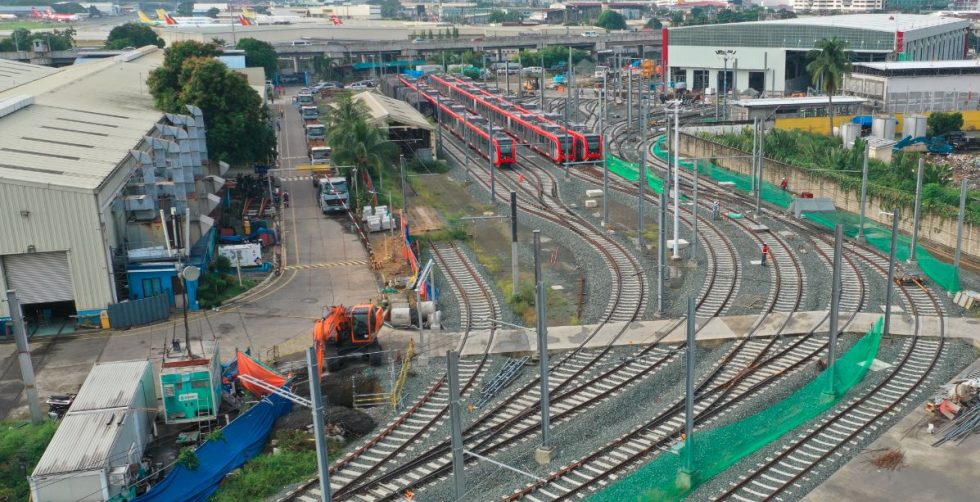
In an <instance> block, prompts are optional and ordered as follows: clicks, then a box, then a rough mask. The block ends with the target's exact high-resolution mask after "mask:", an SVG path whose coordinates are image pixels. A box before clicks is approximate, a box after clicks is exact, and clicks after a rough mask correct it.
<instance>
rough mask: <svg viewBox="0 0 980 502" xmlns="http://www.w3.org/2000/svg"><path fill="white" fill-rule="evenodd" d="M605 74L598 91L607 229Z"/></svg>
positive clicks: (604, 211) (603, 200) (603, 196)
mask: <svg viewBox="0 0 980 502" xmlns="http://www.w3.org/2000/svg"><path fill="white" fill-rule="evenodd" d="M606 83H607V80H606V74H603V75H602V92H600V93H599V96H600V98H599V99H600V101H599V106H600V107H601V108H600V109H599V135H600V136H601V137H602V140H601V141H602V226H603V227H604V228H606V229H607V230H608V229H609V203H608V200H609V161H608V157H607V156H606V130H605V125H606V122H605V114H606V106H607V104H606Z"/></svg>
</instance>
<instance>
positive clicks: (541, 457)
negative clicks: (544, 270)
mask: <svg viewBox="0 0 980 502" xmlns="http://www.w3.org/2000/svg"><path fill="white" fill-rule="evenodd" d="M534 280H535V287H536V291H537V297H536V298H535V303H536V304H537V309H538V323H537V335H538V372H539V373H540V377H539V381H540V384H541V386H540V393H541V446H540V447H539V448H538V449H537V451H536V452H535V453H536V454H535V457H536V458H537V460H538V463H541V464H547V463H549V462H550V461H551V454H552V452H553V449H552V446H551V410H550V408H549V407H550V404H551V397H550V395H549V389H548V366H549V365H548V316H547V311H546V309H545V303H546V298H545V289H544V277H543V276H542V274H541V231H540V230H535V231H534Z"/></svg>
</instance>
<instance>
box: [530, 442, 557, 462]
mask: <svg viewBox="0 0 980 502" xmlns="http://www.w3.org/2000/svg"><path fill="white" fill-rule="evenodd" d="M554 456H555V448H554V447H553V446H539V447H537V448H535V449H534V461H535V462H537V463H538V465H548V464H550V463H551V459H552V458H554Z"/></svg>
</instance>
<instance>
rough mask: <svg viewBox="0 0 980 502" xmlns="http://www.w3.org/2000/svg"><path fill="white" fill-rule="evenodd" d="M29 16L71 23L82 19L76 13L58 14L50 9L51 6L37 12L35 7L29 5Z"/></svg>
mask: <svg viewBox="0 0 980 502" xmlns="http://www.w3.org/2000/svg"><path fill="white" fill-rule="evenodd" d="M31 17H33V18H35V19H44V20H47V21H55V22H58V23H73V22H75V21H79V20H81V19H82V18H81V17H80V16H79V15H78V14H58V13H57V12H55V11H53V10H51V7H48V8H47V9H45V11H44V12H39V11H38V10H37V7H31Z"/></svg>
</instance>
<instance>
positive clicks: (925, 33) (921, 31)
mask: <svg viewBox="0 0 980 502" xmlns="http://www.w3.org/2000/svg"><path fill="white" fill-rule="evenodd" d="M969 30H970V22H969V21H967V20H964V19H954V18H946V17H937V16H921V15H911V14H852V15H843V16H823V17H803V18H796V19H782V20H773V21H759V22H749V23H732V24H718V25H704V26H684V27H678V28H670V29H667V30H664V37H663V45H664V47H663V51H664V52H663V54H664V55H663V58H664V63H665V64H664V66H665V67H666V68H667V69H668V75H667V80H668V82H670V83H671V84H672V85H674V86H675V87H681V88H686V89H688V90H691V91H694V92H698V93H700V92H705V93H711V92H718V90H724V89H727V90H728V91H729V92H734V93H736V94H739V93H742V92H746V91H748V90H749V89H751V90H752V93H753V94H764V95H766V96H769V97H778V96H783V95H790V94H792V93H794V92H804V93H805V92H806V91H807V88H808V87H811V86H813V83H812V82H811V81H810V75H809V74H808V73H807V71H806V65H807V64H808V62H809V60H808V59H807V53H808V52H809V51H810V50H812V49H813V48H814V47H815V46H816V44H817V42H818V41H820V40H822V39H830V38H832V37H838V38H840V39H843V40H846V41H847V42H848V44H849V49H850V50H851V51H852V52H853V61H855V62H881V61H889V60H903V61H904V60H908V61H949V60H957V59H963V57H964V55H965V50H966V47H967V37H968V36H969ZM723 75H727V76H726V77H724V78H723V77H722V76H723ZM726 81H727V82H726Z"/></svg>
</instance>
